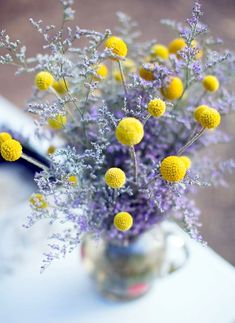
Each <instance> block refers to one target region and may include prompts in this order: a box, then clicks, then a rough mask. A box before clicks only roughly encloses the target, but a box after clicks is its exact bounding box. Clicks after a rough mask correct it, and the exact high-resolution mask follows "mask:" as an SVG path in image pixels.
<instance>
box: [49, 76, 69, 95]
mask: <svg viewBox="0 0 235 323" xmlns="http://www.w3.org/2000/svg"><path fill="white" fill-rule="evenodd" d="M52 87H53V89H55V90H56V92H57V93H59V94H65V93H66V92H67V89H68V88H69V84H68V82H67V81H66V80H65V81H64V79H61V80H59V81H54V82H53V84H52Z"/></svg>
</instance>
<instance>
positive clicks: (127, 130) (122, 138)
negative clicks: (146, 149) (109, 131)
mask: <svg viewBox="0 0 235 323" xmlns="http://www.w3.org/2000/svg"><path fill="white" fill-rule="evenodd" d="M115 134H116V138H117V140H118V141H119V142H120V143H121V144H123V145H127V146H133V145H137V144H138V143H140V142H141V140H142V139H143V136H144V127H143V125H142V123H141V122H140V121H139V120H138V119H136V118H131V117H128V118H124V119H122V120H121V121H120V122H119V124H118V125H117V128H116V132H115Z"/></svg>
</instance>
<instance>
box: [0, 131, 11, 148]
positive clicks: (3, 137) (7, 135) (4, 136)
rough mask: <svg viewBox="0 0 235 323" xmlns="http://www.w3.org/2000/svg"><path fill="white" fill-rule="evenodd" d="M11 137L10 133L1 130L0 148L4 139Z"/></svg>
mask: <svg viewBox="0 0 235 323" xmlns="http://www.w3.org/2000/svg"><path fill="white" fill-rule="evenodd" d="M10 139H12V137H11V135H10V134H9V133H8V132H1V133H0V148H1V145H2V144H3V143H4V141H7V140H10Z"/></svg>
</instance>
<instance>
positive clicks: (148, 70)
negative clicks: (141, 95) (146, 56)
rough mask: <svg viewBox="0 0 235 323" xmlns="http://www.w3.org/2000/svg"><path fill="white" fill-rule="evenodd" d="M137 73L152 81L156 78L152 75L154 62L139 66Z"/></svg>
mask: <svg viewBox="0 0 235 323" xmlns="http://www.w3.org/2000/svg"><path fill="white" fill-rule="evenodd" d="M139 74H140V77H141V78H142V79H144V80H145V81H154V80H155V79H156V77H155V75H154V64H149V66H148V67H144V66H141V68H140V70H139Z"/></svg>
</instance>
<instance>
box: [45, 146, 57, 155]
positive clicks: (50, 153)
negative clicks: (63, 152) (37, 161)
mask: <svg viewBox="0 0 235 323" xmlns="http://www.w3.org/2000/svg"><path fill="white" fill-rule="evenodd" d="M55 151H56V147H55V146H53V145H51V146H49V147H48V148H47V154H48V155H52V154H54V152H55Z"/></svg>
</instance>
